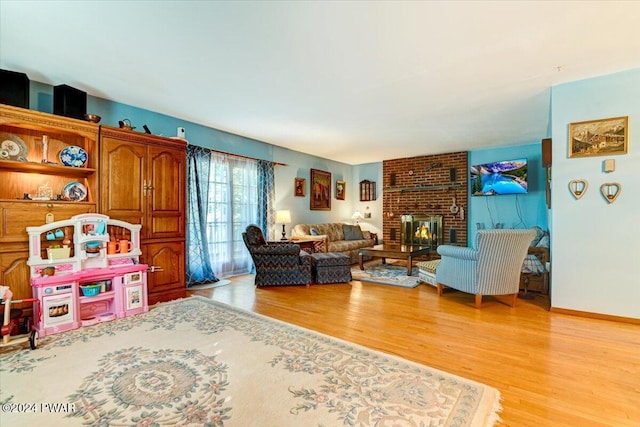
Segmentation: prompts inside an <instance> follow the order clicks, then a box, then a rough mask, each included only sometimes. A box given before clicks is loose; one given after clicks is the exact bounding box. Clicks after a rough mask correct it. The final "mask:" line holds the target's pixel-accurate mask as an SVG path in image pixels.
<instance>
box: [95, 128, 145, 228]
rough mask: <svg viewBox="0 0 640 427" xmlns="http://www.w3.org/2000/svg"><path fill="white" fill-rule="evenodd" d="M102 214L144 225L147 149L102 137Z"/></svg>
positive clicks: (135, 144) (139, 145) (140, 145)
mask: <svg viewBox="0 0 640 427" xmlns="http://www.w3.org/2000/svg"><path fill="white" fill-rule="evenodd" d="M100 153H101V154H100V191H101V197H100V205H101V209H100V213H102V214H104V215H107V216H109V217H110V218H112V219H119V220H121V221H126V222H130V223H132V224H142V227H143V228H142V233H143V234H144V233H145V228H146V225H147V224H146V223H145V220H144V215H145V210H146V203H147V197H146V194H145V193H146V192H147V182H146V170H145V167H146V156H147V147H146V145H145V144H139V143H135V142H130V141H121V140H118V139H116V138H111V137H103V138H102V139H101V147H100Z"/></svg>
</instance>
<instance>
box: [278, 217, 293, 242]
mask: <svg viewBox="0 0 640 427" xmlns="http://www.w3.org/2000/svg"><path fill="white" fill-rule="evenodd" d="M276 223H277V224H282V239H280V240H287V237H286V235H287V233H286V231H285V228H284V225H285V224H291V212H289V211H288V210H284V211H276Z"/></svg>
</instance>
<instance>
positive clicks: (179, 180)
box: [100, 126, 186, 304]
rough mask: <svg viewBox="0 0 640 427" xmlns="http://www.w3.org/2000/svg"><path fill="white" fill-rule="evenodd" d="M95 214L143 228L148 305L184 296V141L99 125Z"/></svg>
mask: <svg viewBox="0 0 640 427" xmlns="http://www.w3.org/2000/svg"><path fill="white" fill-rule="evenodd" d="M100 153H101V154H100V169H101V176H100V181H101V187H100V188H101V196H100V200H101V202H100V212H101V213H103V214H105V215H107V216H109V217H111V218H114V219H120V220H122V221H127V222H131V223H134V224H142V232H141V238H142V244H143V249H142V253H143V262H144V263H146V264H148V265H149V267H150V268H149V271H148V294H149V303H150V304H153V303H155V302H159V301H167V300H171V299H175V298H179V297H184V296H185V295H186V291H185V274H184V273H185V251H184V246H185V227H186V220H185V205H186V202H185V194H186V142H185V141H184V140H178V139H172V138H162V137H157V136H152V135H146V134H141V133H137V132H132V131H128V130H122V129H116V128H110V127H106V126H103V127H102V128H101V130H100Z"/></svg>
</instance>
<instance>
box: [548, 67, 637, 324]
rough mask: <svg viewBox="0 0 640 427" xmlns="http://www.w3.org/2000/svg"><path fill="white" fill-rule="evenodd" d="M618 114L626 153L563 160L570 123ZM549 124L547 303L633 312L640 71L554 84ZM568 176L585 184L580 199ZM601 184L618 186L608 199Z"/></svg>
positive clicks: (617, 313)
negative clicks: (611, 165)
mask: <svg viewBox="0 0 640 427" xmlns="http://www.w3.org/2000/svg"><path fill="white" fill-rule="evenodd" d="M603 60H606V59H603ZM618 116H628V117H629V152H628V154H626V155H617V156H604V157H584V158H568V130H569V123H574V122H580V121H586V120H596V119H604V118H610V117H618ZM552 124H553V125H552V126H553V128H552V138H553V165H552V205H551V207H552V215H551V239H552V251H551V253H552V257H553V261H552V285H551V305H552V306H553V307H554V308H564V309H570V310H576V311H585V312H591V313H600V314H607V315H612V316H622V317H629V318H640V69H635V70H631V71H627V72H623V73H617V74H612V75H608V76H604V77H599V78H594V79H589V80H582V81H578V82H572V83H567V84H563V85H559V86H555V87H553V88H552ZM605 159H615V162H616V170H615V172H613V173H605V172H603V167H602V163H603V161H604V160H605ZM574 179H584V180H587V181H588V183H589V188H588V191H587V192H586V194H585V195H584V196H583V197H582V198H581V199H580V200H575V198H574V197H573V196H572V195H571V193H570V192H569V187H568V184H569V181H571V180H574ZM605 182H618V183H620V184H621V185H622V192H621V194H620V196H619V197H618V199H617V200H616V201H615V203H613V204H608V203H607V202H606V201H605V199H604V198H603V196H602V195H601V194H600V188H599V187H600V185H601V184H603V183H605Z"/></svg>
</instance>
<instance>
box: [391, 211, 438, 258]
mask: <svg viewBox="0 0 640 427" xmlns="http://www.w3.org/2000/svg"><path fill="white" fill-rule="evenodd" d="M400 221H401V223H402V227H401V229H400V243H401V244H403V245H419V246H429V247H430V248H431V249H434V250H435V249H436V248H437V247H438V245H441V244H442V243H443V240H442V215H430V214H408V215H402V217H401V218H400Z"/></svg>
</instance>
